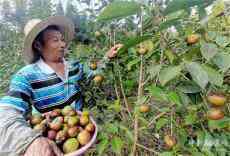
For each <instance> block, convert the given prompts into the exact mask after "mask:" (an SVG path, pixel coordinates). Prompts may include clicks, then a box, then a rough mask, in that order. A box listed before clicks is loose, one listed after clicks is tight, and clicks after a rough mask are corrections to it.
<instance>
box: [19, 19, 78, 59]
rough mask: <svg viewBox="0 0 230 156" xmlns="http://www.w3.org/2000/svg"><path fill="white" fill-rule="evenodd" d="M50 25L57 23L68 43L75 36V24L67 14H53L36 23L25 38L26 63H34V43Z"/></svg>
mask: <svg viewBox="0 0 230 156" xmlns="http://www.w3.org/2000/svg"><path fill="white" fill-rule="evenodd" d="M50 25H57V26H58V27H60V29H61V30H62V32H63V35H64V39H65V41H66V43H67V44H68V43H69V42H70V41H71V40H72V39H73V37H74V24H73V22H72V21H71V20H70V19H68V18H67V17H65V16H51V17H49V18H47V19H46V20H43V21H41V22H40V23H38V24H36V25H35V26H34V27H33V28H32V30H31V31H30V32H29V33H28V35H27V36H26V37H25V40H24V54H23V56H24V60H25V62H26V63H32V61H33V60H34V51H33V49H32V44H33V42H34V40H35V38H36V37H37V35H38V34H39V33H40V32H41V31H42V30H44V29H45V28H47V27H48V26H50Z"/></svg>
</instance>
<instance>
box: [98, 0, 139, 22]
mask: <svg viewBox="0 0 230 156" xmlns="http://www.w3.org/2000/svg"><path fill="white" fill-rule="evenodd" d="M140 10H141V4H139V3H136V2H134V1H132V2H128V1H114V2H112V3H110V4H109V5H108V6H106V8H105V9H103V11H102V12H101V13H100V15H99V16H98V18H97V19H98V21H107V20H113V19H120V18H123V17H126V16H130V15H133V14H136V13H138V12H139V11H140Z"/></svg>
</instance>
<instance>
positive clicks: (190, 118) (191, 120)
mask: <svg viewBox="0 0 230 156" xmlns="http://www.w3.org/2000/svg"><path fill="white" fill-rule="evenodd" d="M196 122H197V115H196V114H195V113H189V114H188V115H186V116H185V124H186V125H191V124H195V123H196Z"/></svg>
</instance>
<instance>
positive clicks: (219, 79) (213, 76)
mask: <svg viewBox="0 0 230 156" xmlns="http://www.w3.org/2000/svg"><path fill="white" fill-rule="evenodd" d="M202 67H203V69H204V70H205V71H206V72H207V74H208V79H209V81H210V82H211V83H212V84H214V85H217V86H222V84H223V79H224V77H223V75H221V74H220V73H219V72H218V71H216V70H215V69H213V68H211V67H209V66H207V65H203V66H202Z"/></svg>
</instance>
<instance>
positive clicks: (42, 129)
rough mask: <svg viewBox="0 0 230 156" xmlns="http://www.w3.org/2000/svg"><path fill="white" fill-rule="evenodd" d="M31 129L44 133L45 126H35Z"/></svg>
mask: <svg viewBox="0 0 230 156" xmlns="http://www.w3.org/2000/svg"><path fill="white" fill-rule="evenodd" d="M33 129H34V130H36V131H39V132H45V131H46V126H45V125H44V124H38V125H35V126H34V128H33Z"/></svg>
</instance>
